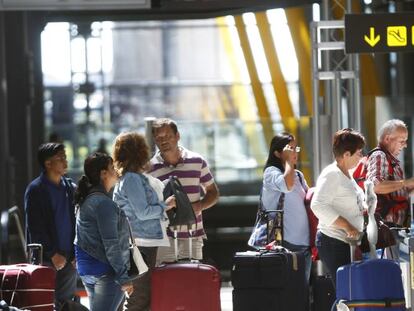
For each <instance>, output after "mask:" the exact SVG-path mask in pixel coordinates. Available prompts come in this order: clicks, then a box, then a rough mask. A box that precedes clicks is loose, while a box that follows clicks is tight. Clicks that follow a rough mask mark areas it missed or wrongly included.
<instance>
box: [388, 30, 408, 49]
mask: <svg viewBox="0 0 414 311" xmlns="http://www.w3.org/2000/svg"><path fill="white" fill-rule="evenodd" d="M387 45H388V46H406V45H407V27H405V26H388V27H387Z"/></svg>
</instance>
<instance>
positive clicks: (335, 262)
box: [311, 129, 365, 286]
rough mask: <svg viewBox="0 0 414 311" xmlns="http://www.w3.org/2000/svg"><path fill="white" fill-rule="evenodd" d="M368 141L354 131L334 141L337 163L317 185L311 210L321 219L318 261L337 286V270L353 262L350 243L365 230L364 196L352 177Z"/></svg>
mask: <svg viewBox="0 0 414 311" xmlns="http://www.w3.org/2000/svg"><path fill="white" fill-rule="evenodd" d="M364 146H365V138H364V137H363V136H362V134H361V133H359V132H357V131H355V130H352V129H342V130H339V131H337V132H336V133H335V135H334V137H333V144H332V151H333V154H334V157H335V161H334V162H333V163H331V164H329V165H328V166H327V167H325V168H324V169H323V170H322V172H321V174H320V175H319V177H318V180H317V182H316V187H315V192H314V195H313V199H312V202H311V209H312V211H313V212H314V213H315V215H316V217H317V218H318V219H319V224H318V231H317V234H316V247H317V249H318V254H319V258H320V259H321V261H322V263H323V264H324V266H325V267H326V268H327V270H328V272H329V274H330V275H331V277H332V281H333V285H334V286H335V284H336V270H337V269H338V268H339V267H340V266H343V265H347V264H349V263H350V261H351V257H350V250H349V240H353V239H358V238H359V237H360V235H361V232H362V231H363V229H364V210H365V203H364V199H365V197H364V192H363V191H362V189H361V188H360V187H358V185H357V183H356V182H355V180H354V179H353V178H352V175H351V174H350V170H352V169H353V168H355V167H356V166H357V164H358V162H359V161H360V160H361V158H362V149H363V148H364Z"/></svg>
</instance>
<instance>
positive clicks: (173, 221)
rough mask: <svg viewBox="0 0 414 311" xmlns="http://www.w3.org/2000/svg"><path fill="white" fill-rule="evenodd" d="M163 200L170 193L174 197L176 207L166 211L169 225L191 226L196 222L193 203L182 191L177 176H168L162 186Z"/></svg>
mask: <svg viewBox="0 0 414 311" xmlns="http://www.w3.org/2000/svg"><path fill="white" fill-rule="evenodd" d="M163 193H164V200H165V199H166V198H168V197H169V196H171V195H174V197H175V204H176V207H175V208H173V209H171V210H169V211H167V215H168V218H169V220H170V226H172V227H174V226H183V225H187V226H191V225H193V224H195V223H196V216H195V214H194V210H193V205H192V204H191V202H190V199H189V198H188V196H187V193H186V192H185V191H184V188H183V186H182V185H181V183H180V181H179V180H178V178H177V176H170V177H169V178H168V183H167V185H166V186H165V188H164V192H163Z"/></svg>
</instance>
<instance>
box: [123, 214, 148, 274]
mask: <svg viewBox="0 0 414 311" xmlns="http://www.w3.org/2000/svg"><path fill="white" fill-rule="evenodd" d="M127 223H128V229H129V243H130V246H129V261H130V267H129V270H128V275H129V276H131V277H133V276H139V275H141V274H144V273H145V272H147V271H148V266H147V264H146V263H145V261H144V258H142V254H141V252H140V251H139V249H138V246H137V244H136V243H135V239H134V236H133V235H132V229H131V224H130V223H129V220H128V217H127Z"/></svg>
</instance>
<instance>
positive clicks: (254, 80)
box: [234, 15, 273, 145]
mask: <svg viewBox="0 0 414 311" xmlns="http://www.w3.org/2000/svg"><path fill="white" fill-rule="evenodd" d="M234 19H235V22H236V28H237V33H238V34H239V39H240V45H241V48H242V50H243V55H244V59H245V61H246V66H247V71H248V72H249V76H250V81H251V85H252V89H253V95H254V98H255V100H256V106H257V111H258V114H259V118H260V123H261V124H262V126H263V132H264V136H265V139H266V145H267V144H268V143H270V141H271V139H272V138H273V128H272V122H271V117H270V112H269V109H268V107H267V103H266V97H265V96H264V93H263V88H262V83H261V82H260V80H259V75H258V73H257V68H256V64H255V62H254V58H253V53H252V49H251V47H250V43H249V38H248V37H247V32H246V26H245V24H244V22H243V17H242V16H241V15H236V16H234Z"/></svg>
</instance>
